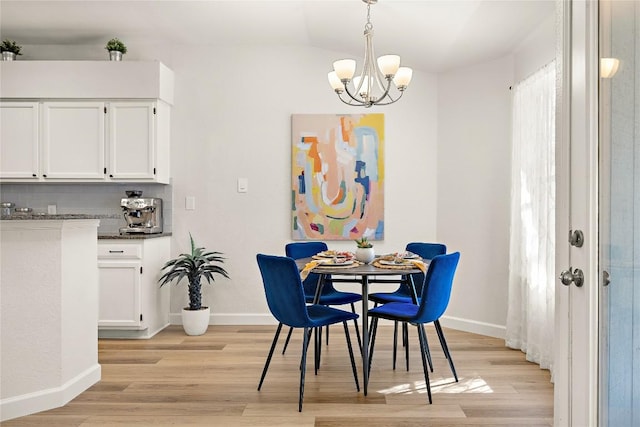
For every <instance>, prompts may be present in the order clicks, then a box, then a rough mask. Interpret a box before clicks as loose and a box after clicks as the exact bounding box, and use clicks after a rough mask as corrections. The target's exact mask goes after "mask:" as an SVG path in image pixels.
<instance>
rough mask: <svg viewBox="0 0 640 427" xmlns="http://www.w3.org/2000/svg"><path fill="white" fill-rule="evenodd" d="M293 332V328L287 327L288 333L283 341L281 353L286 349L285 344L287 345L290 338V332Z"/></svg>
mask: <svg viewBox="0 0 640 427" xmlns="http://www.w3.org/2000/svg"><path fill="white" fill-rule="evenodd" d="M292 332H293V328H289V333H288V334H287V339H286V340H285V342H284V347H283V349H282V354H284V352H285V351H287V346H288V345H289V340H290V339H291V333H292Z"/></svg>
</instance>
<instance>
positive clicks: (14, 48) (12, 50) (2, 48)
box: [0, 39, 22, 61]
mask: <svg viewBox="0 0 640 427" xmlns="http://www.w3.org/2000/svg"><path fill="white" fill-rule="evenodd" d="M21 50H22V46H18V44H17V43H16V42H15V41H13V40H9V39H5V40H3V41H2V44H0V52H2V60H3V61H14V60H15V59H16V55H22V54H21V53H20V51H21Z"/></svg>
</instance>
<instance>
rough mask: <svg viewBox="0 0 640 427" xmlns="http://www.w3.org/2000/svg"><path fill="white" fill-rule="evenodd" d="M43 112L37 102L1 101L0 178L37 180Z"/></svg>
mask: <svg viewBox="0 0 640 427" xmlns="http://www.w3.org/2000/svg"><path fill="white" fill-rule="evenodd" d="M39 133H40V115H39V106H38V103H37V102H0V179H1V178H20V179H25V180H28V181H33V180H34V179H37V178H38V177H39V174H40V164H39V151H38V150H39V143H38V140H39Z"/></svg>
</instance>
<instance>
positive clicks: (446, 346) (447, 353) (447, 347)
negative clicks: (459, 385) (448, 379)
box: [433, 320, 458, 382]
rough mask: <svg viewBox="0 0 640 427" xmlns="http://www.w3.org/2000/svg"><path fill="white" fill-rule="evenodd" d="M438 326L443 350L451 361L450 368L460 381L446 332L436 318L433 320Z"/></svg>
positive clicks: (437, 330)
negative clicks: (445, 335)
mask: <svg viewBox="0 0 640 427" xmlns="http://www.w3.org/2000/svg"><path fill="white" fill-rule="evenodd" d="M433 324H434V326H435V327H436V332H437V333H438V338H440V344H441V345H442V350H443V351H444V355H445V356H446V358H447V360H448V361H449V368H451V372H452V373H453V377H454V378H455V379H456V382H458V374H457V373H456V368H455V367H454V366H453V359H451V353H450V352H449V346H448V345H447V340H446V339H445V338H444V332H443V331H442V326H440V321H439V320H436V321H434V322H433Z"/></svg>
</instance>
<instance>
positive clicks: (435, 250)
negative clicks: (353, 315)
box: [369, 242, 447, 372]
mask: <svg viewBox="0 0 640 427" xmlns="http://www.w3.org/2000/svg"><path fill="white" fill-rule="evenodd" d="M406 250H407V251H409V252H413V253H414V254H416V255H419V256H420V257H421V258H423V259H427V260H430V259H433V258H434V257H435V256H438V255H444V254H446V253H447V247H446V246H445V245H443V244H441V243H422V242H413V243H409V244H407V246H406ZM411 279H412V280H413V283H414V286H415V288H416V294H417V295H420V294H421V293H422V284H423V282H424V274H422V273H419V274H412V275H411ZM369 301H373V302H374V303H375V306H378V304H386V303H388V302H412V301H413V299H412V297H411V290H410V288H409V286H408V285H407V284H405V283H403V284H401V285H400V287H399V288H398V289H396V290H395V291H393V292H376V293H372V294H370V295H369ZM436 330H437V328H436ZM407 335H408V329H407V324H406V323H402V344H403V345H404V348H405V364H406V366H407V371H409V344H408V342H407ZM397 344H398V322H393V369H396V354H397V351H396V346H397ZM428 349H429V346H428V344H427V361H428V362H429V367H430V369H431V372H433V364H432V363H431V354H430V353H429V351H428Z"/></svg>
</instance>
